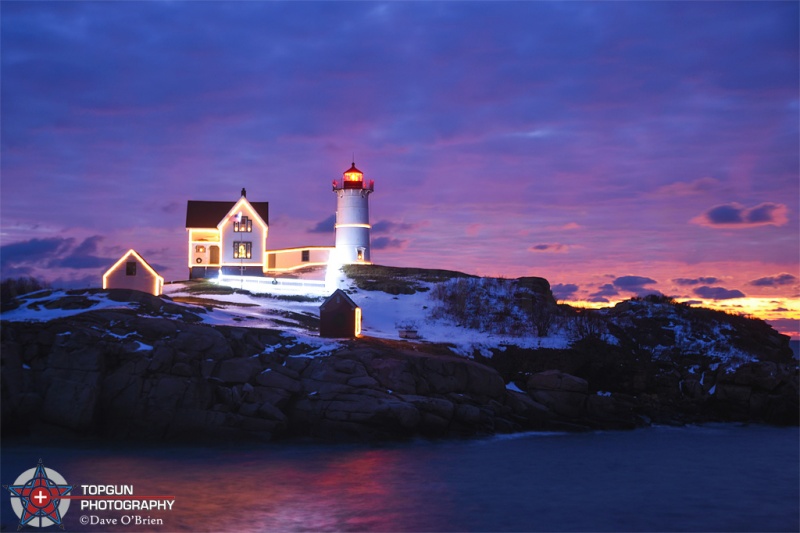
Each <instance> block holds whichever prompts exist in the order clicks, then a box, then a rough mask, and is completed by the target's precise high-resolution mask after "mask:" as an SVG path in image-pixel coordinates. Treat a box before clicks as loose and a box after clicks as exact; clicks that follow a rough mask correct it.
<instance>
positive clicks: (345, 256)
mask: <svg viewBox="0 0 800 533" xmlns="http://www.w3.org/2000/svg"><path fill="white" fill-rule="evenodd" d="M374 190H375V182H374V181H373V180H370V181H369V184H366V183H365V182H364V173H363V172H361V171H360V170H358V169H357V168H356V164H355V162H353V164H352V166H351V167H350V168H349V169H348V170H346V171H345V172H344V176H343V179H342V183H341V184H340V183H339V182H337V181H336V180H333V192H335V193H336V226H335V228H336V230H335V231H336V252H335V253H336V259H337V261H338V262H339V263H340V264H343V265H347V264H352V263H370V262H371V261H370V254H369V230H370V228H371V226H370V224H369V195H370V194H371V193H372V192H373V191H374Z"/></svg>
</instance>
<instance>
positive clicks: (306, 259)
mask: <svg viewBox="0 0 800 533" xmlns="http://www.w3.org/2000/svg"><path fill="white" fill-rule="evenodd" d="M310 255H311V252H309V251H308V250H303V251H302V252H300V261H302V262H303V263H308V262H309V261H311V257H310Z"/></svg>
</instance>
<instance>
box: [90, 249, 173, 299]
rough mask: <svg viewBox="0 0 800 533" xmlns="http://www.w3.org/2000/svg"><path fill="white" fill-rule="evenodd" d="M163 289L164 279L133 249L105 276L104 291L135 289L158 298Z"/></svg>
mask: <svg viewBox="0 0 800 533" xmlns="http://www.w3.org/2000/svg"><path fill="white" fill-rule="evenodd" d="M128 263H132V264H133V265H135V266H133V268H131V267H129V266H128ZM139 267H141V268H139ZM163 287H164V278H163V277H161V276H159V275H158V272H156V271H155V269H154V268H153V267H152V266H150V264H149V263H148V262H147V261H145V260H144V258H143V257H142V256H141V255H139V254H138V253H137V252H136V250H134V249H133V248H131V249H130V250H128V252H127V253H125V254H124V255H123V256H122V257H121V258H120V259H119V260H118V261H117V262H116V263H114V265H113V266H112V267H111V268H109V269H108V270H106V272H105V274H103V289H135V290H139V291H142V292H148V293H150V294H153V295H155V296H158V295H160V294H161V292H162V289H163Z"/></svg>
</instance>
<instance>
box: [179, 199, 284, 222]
mask: <svg viewBox="0 0 800 533" xmlns="http://www.w3.org/2000/svg"><path fill="white" fill-rule="evenodd" d="M242 200H244V198H241V199H240V200H239V201H238V202H211V201H204V200H189V201H188V202H187V204H186V228H187V229H188V228H208V229H212V228H217V227H219V225H220V224H221V223H222V222H224V221H225V219H226V217H227V216H228V215H229V214H230V213H231V212H233V211H234V209H235V208H237V204H239V203H240V202H241V201H242ZM245 201H246V202H247V200H245ZM247 203H248V204H249V205H250V206H251V207H252V209H253V211H254V212H255V214H256V215H257V216H258V217H259V218H260V219H261V221H262V222H263V223H264V224H265V225H266V224H269V202H247Z"/></svg>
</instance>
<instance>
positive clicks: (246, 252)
mask: <svg viewBox="0 0 800 533" xmlns="http://www.w3.org/2000/svg"><path fill="white" fill-rule="evenodd" d="M252 253H253V243H252V242H245V241H235V242H234V243H233V258H234V259H250V258H251V257H252Z"/></svg>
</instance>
